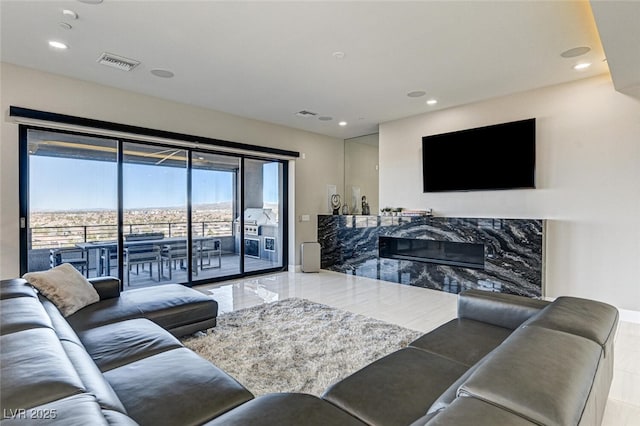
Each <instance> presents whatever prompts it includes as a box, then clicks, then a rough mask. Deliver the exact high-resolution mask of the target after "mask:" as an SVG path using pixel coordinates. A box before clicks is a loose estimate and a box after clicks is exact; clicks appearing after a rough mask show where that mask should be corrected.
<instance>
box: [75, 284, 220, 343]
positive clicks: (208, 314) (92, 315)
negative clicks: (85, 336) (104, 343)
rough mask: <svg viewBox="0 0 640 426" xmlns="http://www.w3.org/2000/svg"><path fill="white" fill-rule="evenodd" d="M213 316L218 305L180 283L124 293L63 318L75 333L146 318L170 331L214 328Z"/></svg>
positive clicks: (209, 298)
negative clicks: (188, 327)
mask: <svg viewBox="0 0 640 426" xmlns="http://www.w3.org/2000/svg"><path fill="white" fill-rule="evenodd" d="M217 315H218V303H217V302H216V301H215V300H213V299H212V298H211V297H208V296H205V295H204V294H202V293H200V292H199V291H197V290H193V289H191V288H188V287H185V286H183V285H180V284H163V285H158V286H155V287H146V288H140V289H135V290H128V291H125V292H123V293H122V294H121V295H120V297H117V298H112V299H106V300H102V301H100V302H98V303H94V304H92V305H89V306H87V307H86V308H84V309H81V310H79V311H78V312H76V313H75V314H73V315H71V316H69V317H68V318H67V319H68V321H69V323H70V324H71V325H72V327H73V328H74V329H75V330H76V331H80V330H87V329H90V328H95V327H99V326H101V325H105V324H111V323H114V322H118V321H122V320H127V319H133V318H147V319H150V320H151V321H153V322H155V323H156V324H158V325H159V326H161V327H162V328H164V329H167V330H169V331H172V330H174V329H181V327H184V326H186V325H189V324H196V323H202V322H206V321H211V320H212V321H213V325H215V318H216V316H217ZM213 325H212V326H213ZM194 331H195V330H194ZM192 332H193V331H192Z"/></svg>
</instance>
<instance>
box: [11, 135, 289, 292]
mask: <svg viewBox="0 0 640 426" xmlns="http://www.w3.org/2000/svg"><path fill="white" fill-rule="evenodd" d="M22 134H23V137H22V139H21V140H22V144H23V145H22V148H21V149H22V156H23V158H25V161H23V164H22V165H21V182H22V183H21V188H22V189H21V200H22V201H21V206H22V207H21V209H22V210H23V211H24V213H22V215H23V217H25V226H24V229H23V234H22V235H23V237H22V241H23V243H22V246H23V248H22V258H23V260H22V265H23V266H22V269H23V272H27V271H36V270H44V269H48V268H50V267H53V266H55V265H57V264H60V263H65V262H67V263H71V264H73V265H74V266H76V267H77V268H78V270H80V271H81V272H82V273H83V274H85V275H86V276H88V277H98V276H106V275H111V276H118V277H119V278H120V279H121V280H122V282H123V288H124V289H125V290H127V289H129V288H135V287H144V286H151V285H157V284H158V283H185V284H189V285H192V284H196V283H205V282H212V281H217V280H221V279H226V278H231V277H241V276H244V275H246V274H254V273H259V272H262V271H275V270H279V269H283V268H284V267H285V265H286V261H285V259H286V241H285V239H286V215H285V213H286V193H285V190H284V189H285V188H286V167H285V165H286V162H285V161H281V160H270V159H259V158H255V157H247V156H245V155H242V154H229V153H220V152H214V151H208V150H206V149H204V148H198V149H193V148H186V147H184V146H182V145H171V144H152V143H146V142H145V143H142V142H137V141H131V140H119V139H108V138H102V137H94V136H91V135H86V134H72V133H66V132H57V131H50V130H43V129H27V128H25V129H23V131H22ZM25 265H26V266H25Z"/></svg>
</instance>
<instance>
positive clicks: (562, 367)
mask: <svg viewBox="0 0 640 426" xmlns="http://www.w3.org/2000/svg"><path fill="white" fill-rule="evenodd" d="M93 284H94V286H96V288H97V289H98V293H99V294H100V296H101V301H100V302H98V303H95V304H93V305H90V306H88V307H86V308H83V309H81V310H79V311H78V312H76V313H75V314H73V315H71V316H69V317H67V318H64V317H62V315H60V313H59V312H58V311H57V309H56V307H55V306H54V305H53V304H52V303H51V302H49V301H48V300H47V299H45V298H43V297H42V296H39V295H37V294H36V292H35V291H34V290H33V288H32V287H31V286H29V285H28V283H26V282H25V281H24V280H19V279H16V280H8V281H3V282H2V283H1V285H0V299H1V300H0V303H1V307H0V314H1V328H0V331H1V336H0V339H1V340H0V353H1V361H2V365H1V376H0V380H1V393H0V402H1V406H2V411H3V420H2V424H5V423H6V424H13V423H16V424H27V423H26V422H25V417H26V418H27V420H28V422H29V423H30V424H32V423H43V424H52V423H59V424H64V425H72V424H83V425H84V424H127V425H129V424H136V423H137V424H149V425H162V424H171V425H196V424H207V425H238V426H240V425H242V426H246V425H251V426H260V425H310V426H313V425H323V426H325V425H366V424H369V425H416V426H418V425H420V426H421V425H492V426H494V425H536V424H537V425H598V424H600V423H601V421H602V415H603V412H604V407H605V403H606V400H607V396H608V391H609V386H610V383H611V380H612V375H613V339H614V335H615V331H616V327H617V323H618V312H617V310H616V309H615V308H614V307H612V306H610V305H607V304H604V303H600V302H596V301H592V300H586V299H580V298H574V297H561V298H558V299H557V300H555V301H554V302H552V303H549V302H544V301H539V300H533V299H529V298H524V297H518V296H511V295H504V294H496V293H487V292H481V291H475V290H470V291H465V292H463V293H461V294H460V295H459V298H458V318H456V319H454V320H452V321H450V322H448V323H446V324H444V325H442V326H441V327H439V328H437V329H435V330H433V331H431V332H430V333H427V334H425V335H423V336H422V337H420V338H419V339H417V340H416V341H414V342H413V343H411V344H410V345H409V346H408V347H406V348H403V349H401V350H399V351H396V352H394V353H392V354H389V355H388V356H385V357H383V358H381V359H379V360H377V361H375V362H373V363H371V364H369V365H368V366H366V367H365V368H363V369H361V370H359V371H356V372H354V373H353V374H352V375H350V376H348V377H346V378H345V379H343V380H341V381H339V382H337V383H335V384H333V385H332V386H331V387H329V388H328V389H327V390H326V391H325V393H324V394H323V395H322V396H320V397H317V396H312V395H306V394H299V393H279V394H269V395H263V396H260V397H258V398H254V397H253V395H252V394H251V393H250V392H249V391H248V390H247V389H245V388H244V387H243V386H242V385H241V384H240V383H238V382H237V381H236V380H235V379H233V378H232V377H230V376H228V375H227V374H226V373H224V372H223V371H221V370H220V369H218V368H217V367H215V366H214V365H213V364H211V363H210V362H208V361H205V360H204V359H202V358H200V357H199V356H198V355H196V354H195V353H193V352H191V351H190V350H188V349H186V348H185V347H183V346H182V344H181V343H180V341H179V340H177V339H176V338H175V337H174V336H173V335H172V334H171V333H170V332H168V331H167V330H170V331H171V332H172V333H173V334H175V335H177V336H180V335H182V334H188V333H192V332H193V331H195V330H196V329H203V328H208V327H211V326H212V325H214V324H215V317H216V314H217V304H215V301H213V300H211V299H210V298H207V297H206V296H204V295H200V294H199V293H198V292H196V291H194V290H191V289H186V288H183V287H182V288H181V287H180V286H178V287H173V286H169V287H165V286H158V287H155V288H154V289H152V290H146V289H141V290H133V291H128V292H125V293H123V294H119V290H117V289H119V283H118V281H117V280H115V279H103V280H93ZM143 290H145V291H147V292H157V293H154V295H153V296H152V297H149V294H150V293H149V294H146V295H145V294H143V293H136V292H142V291H143ZM165 291H166V292H165ZM45 417H48V418H45Z"/></svg>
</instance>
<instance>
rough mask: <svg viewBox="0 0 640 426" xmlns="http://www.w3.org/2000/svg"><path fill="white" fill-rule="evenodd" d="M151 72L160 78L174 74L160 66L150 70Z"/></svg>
mask: <svg viewBox="0 0 640 426" xmlns="http://www.w3.org/2000/svg"><path fill="white" fill-rule="evenodd" d="M151 74H153V75H155V76H156V77H161V78H171V77H173V76H174V75H175V74H174V73H173V72H171V71H169V70H163V69H160V68H156V69H153V70H151Z"/></svg>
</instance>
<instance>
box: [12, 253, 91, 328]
mask: <svg viewBox="0 0 640 426" xmlns="http://www.w3.org/2000/svg"><path fill="white" fill-rule="evenodd" d="M22 278H24V279H25V280H27V281H28V282H29V284H31V285H32V286H34V287H35V288H37V289H38V291H40V293H42V294H43V295H44V296H45V297H46V298H47V299H49V300H51V301H52V302H53V304H54V305H56V306H57V307H58V309H59V310H60V312H62V315H63V316H65V317H68V316H69V315H71V314H73V313H74V312H76V311H78V310H80V309H82V308H84V307H85V306H87V305H90V304H92V303H95V302H97V301H99V300H100V296H98V292H97V291H96V289H95V288H93V286H92V285H91V283H90V282H89V281H87V279H86V278H85V277H84V276H83V275H82V274H81V273H80V271H78V270H77V269H76V268H74V267H73V265H71V264H69V263H63V264H62V265H58V266H56V267H55V268H52V269H49V270H47V271H40V272H28V273H26V274H24V275H23V276H22Z"/></svg>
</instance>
